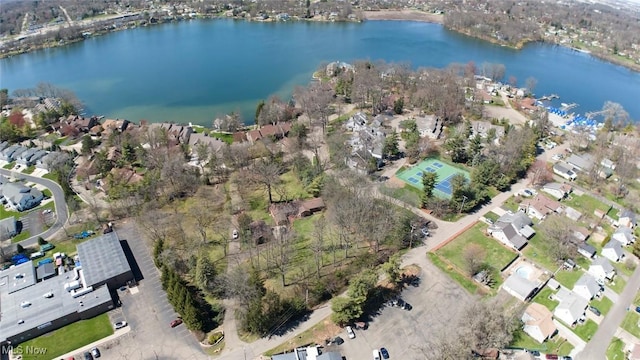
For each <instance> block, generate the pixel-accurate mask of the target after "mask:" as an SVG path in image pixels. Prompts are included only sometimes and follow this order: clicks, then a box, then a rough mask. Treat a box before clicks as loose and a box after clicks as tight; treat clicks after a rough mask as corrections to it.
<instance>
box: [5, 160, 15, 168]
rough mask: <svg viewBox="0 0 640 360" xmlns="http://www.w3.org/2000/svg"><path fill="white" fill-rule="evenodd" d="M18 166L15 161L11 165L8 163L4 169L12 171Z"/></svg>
mask: <svg viewBox="0 0 640 360" xmlns="http://www.w3.org/2000/svg"><path fill="white" fill-rule="evenodd" d="M15 165H16V162H15V161H12V162H10V163H8V164H7V165H5V166H3V168H5V169H7V170H11V169H13V167H14V166H15Z"/></svg>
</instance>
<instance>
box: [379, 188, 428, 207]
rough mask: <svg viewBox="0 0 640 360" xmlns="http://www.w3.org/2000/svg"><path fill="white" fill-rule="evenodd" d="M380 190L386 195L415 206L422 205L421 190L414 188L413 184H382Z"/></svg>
mask: <svg viewBox="0 0 640 360" xmlns="http://www.w3.org/2000/svg"><path fill="white" fill-rule="evenodd" d="M379 189H380V192H381V193H383V194H384V195H387V196H391V197H392V198H394V199H398V200H400V201H402V202H404V203H407V204H409V205H411V206H414V207H420V206H421V205H422V204H421V200H420V196H421V194H420V190H418V189H416V188H414V187H413V186H404V187H399V188H397V187H388V186H386V185H380V187H379Z"/></svg>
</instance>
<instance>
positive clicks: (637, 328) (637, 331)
mask: <svg viewBox="0 0 640 360" xmlns="http://www.w3.org/2000/svg"><path fill="white" fill-rule="evenodd" d="M634 309H635V306H632V307H631V309H629V311H628V312H627V316H625V317H624V320H622V325H620V327H621V328H623V329H625V330H626V331H627V332H628V333H629V334H631V335H633V336H635V337H637V338H640V314H638V313H637V312H635V310H634Z"/></svg>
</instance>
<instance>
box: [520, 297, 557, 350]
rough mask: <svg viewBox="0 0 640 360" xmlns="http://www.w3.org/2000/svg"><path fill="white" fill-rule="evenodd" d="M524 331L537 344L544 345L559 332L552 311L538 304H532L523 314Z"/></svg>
mask: <svg viewBox="0 0 640 360" xmlns="http://www.w3.org/2000/svg"><path fill="white" fill-rule="evenodd" d="M521 320H522V322H523V323H524V326H523V330H524V332H525V333H527V334H528V335H529V336H531V337H532V338H534V339H535V340H536V341H537V342H539V343H541V344H542V343H543V342H545V341H546V340H548V339H550V338H551V337H553V335H554V334H555V333H556V332H557V331H558V329H557V328H556V325H555V324H554V323H553V317H552V314H551V311H549V309H547V308H546V307H545V306H543V305H541V304H538V303H535V302H534V303H531V304H530V305H529V306H527V309H526V310H525V311H524V313H523V314H522V318H521Z"/></svg>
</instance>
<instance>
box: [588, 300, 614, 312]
mask: <svg viewBox="0 0 640 360" xmlns="http://www.w3.org/2000/svg"><path fill="white" fill-rule="evenodd" d="M591 305H592V306H594V307H596V308H598V310H600V312H601V313H602V315H607V313H608V312H609V310H611V307H613V301H611V299H609V298H608V297H606V296H602V297H601V298H600V299H595V300H593V301H591Z"/></svg>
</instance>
